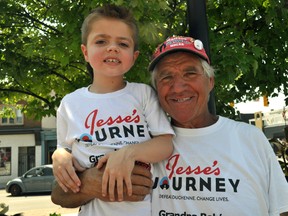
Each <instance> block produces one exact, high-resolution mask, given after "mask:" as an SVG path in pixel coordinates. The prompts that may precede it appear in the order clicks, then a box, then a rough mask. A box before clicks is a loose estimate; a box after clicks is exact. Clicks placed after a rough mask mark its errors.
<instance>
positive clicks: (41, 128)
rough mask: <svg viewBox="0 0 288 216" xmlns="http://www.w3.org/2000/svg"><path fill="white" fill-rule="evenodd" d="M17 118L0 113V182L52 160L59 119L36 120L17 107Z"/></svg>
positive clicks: (0, 183) (1, 183) (2, 182)
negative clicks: (28, 117) (23, 113)
mask: <svg viewBox="0 0 288 216" xmlns="http://www.w3.org/2000/svg"><path fill="white" fill-rule="evenodd" d="M14 116H15V117H14V118H5V117H3V116H0V185H5V184H6V183H7V182H8V181H9V180H11V179H13V178H15V177H18V176H20V175H22V174H23V173H25V172H26V171H27V170H29V169H30V168H32V167H34V166H38V165H41V164H50V163H52V160H51V156H52V153H53V151H54V150H55V149H56V129H55V128H56V119H55V118H54V117H50V118H44V119H42V120H41V121H35V120H31V119H27V118H25V116H24V115H22V113H21V111H20V110H17V109H15V115H14Z"/></svg>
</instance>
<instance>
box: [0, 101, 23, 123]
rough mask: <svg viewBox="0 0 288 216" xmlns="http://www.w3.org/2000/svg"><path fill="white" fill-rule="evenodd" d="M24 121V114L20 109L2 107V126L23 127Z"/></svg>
mask: <svg viewBox="0 0 288 216" xmlns="http://www.w3.org/2000/svg"><path fill="white" fill-rule="evenodd" d="M23 119H24V118H23V113H22V112H21V110H20V109H18V107H13V106H4V105H2V106H1V110H0V125H22V124H23V123H24V122H23Z"/></svg>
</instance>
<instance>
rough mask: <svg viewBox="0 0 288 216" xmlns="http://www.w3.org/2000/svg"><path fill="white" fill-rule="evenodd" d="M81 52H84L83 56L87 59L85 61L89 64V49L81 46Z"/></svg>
mask: <svg viewBox="0 0 288 216" xmlns="http://www.w3.org/2000/svg"><path fill="white" fill-rule="evenodd" d="M81 50H82V53H83V56H84V58H85V61H86V62H88V52H87V47H86V46H85V45H84V44H81Z"/></svg>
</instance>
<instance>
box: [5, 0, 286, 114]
mask: <svg viewBox="0 0 288 216" xmlns="http://www.w3.org/2000/svg"><path fill="white" fill-rule="evenodd" d="M186 2H187V1H181V0H155V1H147V0H133V1H124V0H98V1H95V0H94V1H88V0H75V1H58V0H41V1H34V0H21V1H20V0H2V1H0V8H1V11H0V41H1V43H0V77H1V80H0V101H2V103H5V104H16V102H18V101H19V100H24V101H27V105H25V106H24V107H23V109H24V111H25V113H26V114H27V115H31V116H35V114H36V117H37V118H41V117H43V116H49V115H55V110H56V108H57V106H58V105H59V103H60V100H61V99H62V97H63V96H64V95H65V94H67V93H69V92H71V91H73V90H75V89H77V88H79V87H82V86H87V85H88V84H89V83H90V77H89V76H88V73H87V72H86V64H85V61H84V59H83V56H82V54H81V50H80V43H81V39H80V26H81V24H82V21H83V19H84V17H85V16H86V15H87V14H88V12H89V11H90V10H91V9H92V8H95V7H97V6H99V5H102V4H105V3H114V4H117V5H124V6H126V7H128V8H130V9H131V10H132V11H133V13H134V16H135V18H136V19H137V21H138V23H139V29H140V52H141V53H140V56H139V58H138V60H137V62H136V64H135V66H134V67H133V69H132V70H131V71H130V72H129V73H127V75H126V78H127V80H129V81H136V82H145V83H149V82H150V74H149V73H148V72H147V66H148V63H149V60H150V56H151V54H152V52H153V51H154V49H155V47H156V45H157V44H158V43H159V42H160V41H163V40H164V39H165V38H166V37H168V36H171V35H188V28H187V20H186V16H187V13H186V8H187V5H186ZM206 2H207V5H206V6H207V7H206V8H207V9H206V11H207V17H208V22H209V39H210V49H211V51H210V53H211V62H212V65H213V66H214V67H215V68H216V70H217V73H216V86H215V95H216V98H215V101H216V111H217V113H218V114H223V115H225V116H233V115H235V110H233V109H231V108H229V107H228V103H229V102H231V101H235V102H240V101H244V100H248V99H254V98H257V97H259V96H260V95H262V94H264V93H265V94H267V95H271V94H272V93H273V92H274V90H275V89H277V90H279V88H280V86H281V85H282V86H283V89H284V94H285V95H288V94H287V91H288V86H287V83H288V82H287V81H288V80H287V79H288V76H287V75H288V69H287V68H288V57H287V49H288V32H287V31H286V23H287V20H288V4H287V1H285V0H277V1H272V0H239V1H234V0H207V1H206ZM255 89H257V90H258V91H255ZM274 96H275V95H274Z"/></svg>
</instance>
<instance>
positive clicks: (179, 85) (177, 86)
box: [171, 76, 187, 92]
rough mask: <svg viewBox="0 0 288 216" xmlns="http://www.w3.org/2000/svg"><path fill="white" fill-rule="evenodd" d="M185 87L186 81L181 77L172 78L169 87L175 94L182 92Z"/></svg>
mask: <svg viewBox="0 0 288 216" xmlns="http://www.w3.org/2000/svg"><path fill="white" fill-rule="evenodd" d="M186 85H187V81H185V80H184V79H183V77H182V76H174V77H173V81H172V84H171V87H172V88H173V89H174V91H175V92H179V91H182V90H183V88H184V87H185V86H186Z"/></svg>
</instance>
